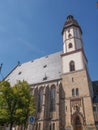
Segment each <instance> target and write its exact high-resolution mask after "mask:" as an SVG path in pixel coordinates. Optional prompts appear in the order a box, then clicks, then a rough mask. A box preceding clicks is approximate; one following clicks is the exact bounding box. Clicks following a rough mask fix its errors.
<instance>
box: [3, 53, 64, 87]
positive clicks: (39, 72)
mask: <svg viewBox="0 0 98 130" xmlns="http://www.w3.org/2000/svg"><path fill="white" fill-rule="evenodd" d="M61 53H62V52H57V53H54V54H51V55H48V56H45V57H41V58H39V59H35V60H33V61H29V62H27V63H23V64H21V65H18V66H17V67H15V69H13V71H11V73H9V74H8V75H7V76H6V78H5V80H8V81H9V82H10V83H11V84H12V85H14V84H15V83H16V81H17V80H21V81H22V80H26V81H27V82H28V83H29V84H36V83H41V82H46V81H50V80H55V79H60V78H61Z"/></svg>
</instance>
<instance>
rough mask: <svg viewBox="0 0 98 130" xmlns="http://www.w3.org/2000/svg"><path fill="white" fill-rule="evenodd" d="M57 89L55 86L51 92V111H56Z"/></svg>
mask: <svg viewBox="0 0 98 130" xmlns="http://www.w3.org/2000/svg"><path fill="white" fill-rule="evenodd" d="M55 96H56V88H55V86H54V85H53V86H52V87H51V90H50V111H55Z"/></svg>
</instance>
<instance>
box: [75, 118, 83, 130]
mask: <svg viewBox="0 0 98 130" xmlns="http://www.w3.org/2000/svg"><path fill="white" fill-rule="evenodd" d="M74 130H83V129H82V124H81V120H80V117H79V116H76V117H75V119H74Z"/></svg>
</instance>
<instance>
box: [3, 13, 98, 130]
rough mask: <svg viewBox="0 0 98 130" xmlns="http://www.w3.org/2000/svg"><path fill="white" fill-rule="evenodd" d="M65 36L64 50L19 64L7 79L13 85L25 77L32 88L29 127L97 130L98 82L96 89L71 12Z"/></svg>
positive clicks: (55, 129)
mask: <svg viewBox="0 0 98 130" xmlns="http://www.w3.org/2000/svg"><path fill="white" fill-rule="evenodd" d="M62 36H63V52H62V51H60V52H56V53H54V54H50V55H48V56H45V57H41V58H38V59H35V60H32V61H29V62H27V63H23V64H18V65H17V66H16V67H15V68H14V69H13V70H12V71H11V72H10V73H9V74H8V75H7V76H6V77H5V79H4V80H6V81H9V82H10V83H11V85H12V86H13V85H14V84H15V83H17V81H18V80H20V81H23V80H25V81H27V82H28V83H29V85H30V87H31V93H32V95H33V96H34V100H35V106H36V112H35V114H34V116H35V122H34V123H33V125H32V124H29V123H28V124H29V125H28V130H96V127H97V129H98V111H97V110H98V100H97V99H98V98H97V97H98V89H97V88H98V82H93V84H94V86H95V87H94V88H93V85H92V81H91V80H90V77H89V73H88V65H87V62H88V61H87V58H86V55H85V52H84V48H83V41H82V29H81V27H80V26H79V24H78V22H77V21H76V20H75V19H74V17H73V16H72V15H69V16H68V17H67V20H66V22H65V24H64V27H63V29H62ZM93 89H94V90H93ZM96 90H97V91H96ZM93 92H94V93H93ZM93 99H94V100H93ZM95 124H96V125H95ZM15 130H24V129H23V126H18V127H17V129H15Z"/></svg>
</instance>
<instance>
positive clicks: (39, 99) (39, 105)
mask: <svg viewBox="0 0 98 130" xmlns="http://www.w3.org/2000/svg"><path fill="white" fill-rule="evenodd" d="M42 103H43V89H42V88H41V89H40V90H39V94H38V112H41V110H42Z"/></svg>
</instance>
